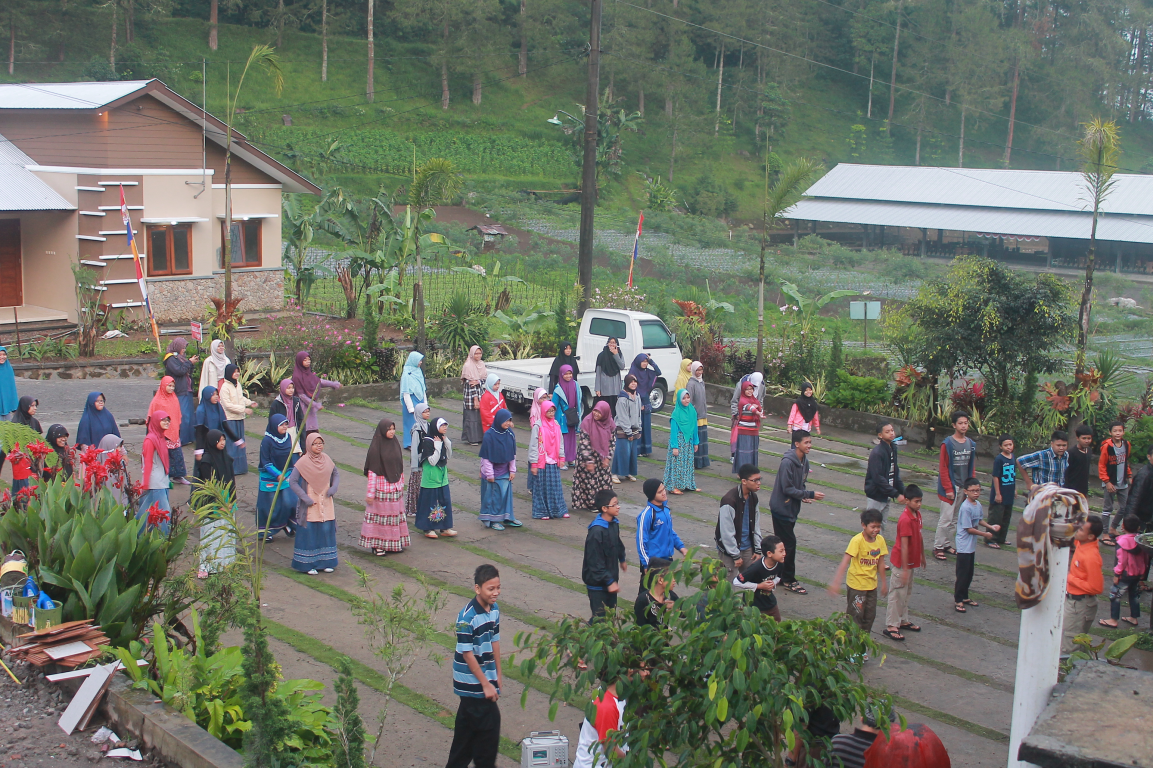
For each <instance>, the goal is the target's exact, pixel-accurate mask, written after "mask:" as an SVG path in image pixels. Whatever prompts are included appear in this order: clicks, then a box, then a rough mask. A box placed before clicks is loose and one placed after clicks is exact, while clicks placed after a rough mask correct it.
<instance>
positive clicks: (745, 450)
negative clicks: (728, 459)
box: [733, 435, 761, 475]
mask: <svg viewBox="0 0 1153 768" xmlns="http://www.w3.org/2000/svg"><path fill="white" fill-rule="evenodd" d="M760 453H761V436H760V435H737V450H736V452H735V453H733V474H734V475H735V474H736V473H737V470H739V469H740V468H741V467H743V466H744V465H746V464H752V465H753V466H754V467H759V466H760V464H758V463H757V462H758V460H759V459H760Z"/></svg>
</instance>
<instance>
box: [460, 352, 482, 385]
mask: <svg viewBox="0 0 1153 768" xmlns="http://www.w3.org/2000/svg"><path fill="white" fill-rule="evenodd" d="M480 351H481V349H480V347H478V346H477V345H476V344H473V345H472V346H471V347H469V348H468V357H466V358H465V360H464V367H463V368H461V369H460V377H461V378H462V379H468V380H470V381H471V380H473V379H475V380H477V381H484V380H485V379H486V378H488V366H486V365H485V364H484V360H481V361H480V362H477V361H476V360H474V359H473V357H472V356H473V355H474V354H475V353H477V352H480Z"/></svg>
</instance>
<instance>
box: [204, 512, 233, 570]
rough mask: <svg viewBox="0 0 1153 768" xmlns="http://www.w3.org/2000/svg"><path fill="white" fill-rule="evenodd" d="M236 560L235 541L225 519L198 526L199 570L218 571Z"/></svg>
mask: <svg viewBox="0 0 1153 768" xmlns="http://www.w3.org/2000/svg"><path fill="white" fill-rule="evenodd" d="M235 560H236V541H235V539H234V537H233V531H232V529H231V528H230V526H229V523H228V521H227V520H211V521H209V522H207V523H205V524H204V525H202V526H200V570H202V571H207V572H208V573H219V572H220V571H222V570H224V569H225V568H227V567H228V566H230V565H232V563H233V562H234V561H235Z"/></svg>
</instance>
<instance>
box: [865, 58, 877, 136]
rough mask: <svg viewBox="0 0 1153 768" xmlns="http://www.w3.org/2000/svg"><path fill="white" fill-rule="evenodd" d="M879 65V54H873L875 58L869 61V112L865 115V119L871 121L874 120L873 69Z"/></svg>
mask: <svg viewBox="0 0 1153 768" xmlns="http://www.w3.org/2000/svg"><path fill="white" fill-rule="evenodd" d="M876 63H877V53H876V51H874V52H873V57H872V58H871V59H869V111H868V112H866V113H865V117H867V118H869V119H870V120H872V119H873V68H874V65H875V64H876Z"/></svg>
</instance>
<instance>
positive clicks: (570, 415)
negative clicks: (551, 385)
mask: <svg viewBox="0 0 1153 768" xmlns="http://www.w3.org/2000/svg"><path fill="white" fill-rule="evenodd" d="M564 423H565V424H567V425H568V426H569V429H572V428H573V427H575V426H577V425H578V424H580V423H581V415H580V414H579V413H577V409H576V408H566V409H565V412H564Z"/></svg>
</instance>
